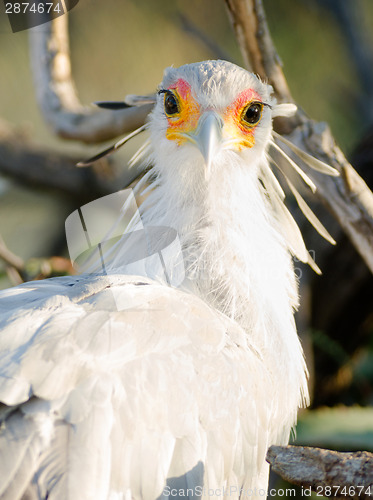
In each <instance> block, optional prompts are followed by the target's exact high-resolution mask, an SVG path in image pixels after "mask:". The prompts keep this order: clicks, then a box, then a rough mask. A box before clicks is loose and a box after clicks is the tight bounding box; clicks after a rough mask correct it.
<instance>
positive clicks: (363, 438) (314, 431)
mask: <svg viewBox="0 0 373 500" xmlns="http://www.w3.org/2000/svg"><path fill="white" fill-rule="evenodd" d="M294 444H297V445H305V446H317V447H320V448H329V449H332V450H338V451H357V450H365V451H371V452H373V408H371V407H370V408H362V407H358V406H353V407H345V406H340V407H335V408H320V409H317V410H307V411H304V412H303V413H302V414H301V415H300V418H299V423H298V425H297V436H296V440H295V443H294Z"/></svg>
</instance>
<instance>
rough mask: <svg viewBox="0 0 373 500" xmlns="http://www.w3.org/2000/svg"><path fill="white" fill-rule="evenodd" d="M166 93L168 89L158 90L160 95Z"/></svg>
mask: <svg viewBox="0 0 373 500" xmlns="http://www.w3.org/2000/svg"><path fill="white" fill-rule="evenodd" d="M166 92H168V90H167V89H160V90H158V95H160V94H165V93H166Z"/></svg>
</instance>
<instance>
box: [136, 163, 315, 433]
mask: <svg viewBox="0 0 373 500" xmlns="http://www.w3.org/2000/svg"><path fill="white" fill-rule="evenodd" d="M232 163H233V164H229V163H228V166H227V162H225V164H224V165H222V166H221V167H222V168H221V169H220V170H218V169H219V166H216V169H215V170H216V173H215V175H214V173H213V175H212V176H211V178H210V179H209V180H208V181H206V180H205V179H204V178H203V177H201V176H200V177H198V176H197V174H196V173H195V170H193V167H192V166H191V169H190V170H189V171H188V170H186V169H185V170H184V171H183V174H185V175H183V176H181V175H180V174H177V172H174V171H172V169H167V171H166V174H165V175H162V172H160V177H159V179H158V183H157V184H158V185H157V187H155V189H154V191H153V192H152V193H151V194H150V196H149V198H148V200H147V203H146V205H147V207H148V210H147V211H146V212H145V213H144V219H143V220H144V224H145V225H147V224H149V225H157V224H158V225H162V226H169V227H172V228H174V229H176V231H177V233H178V236H179V239H180V242H181V247H182V249H183V259H184V265H185V270H186V276H187V280H186V282H187V286H188V287H189V289H191V290H192V291H193V292H194V293H197V294H198V295H199V296H200V297H201V298H203V299H204V300H205V301H206V302H207V303H208V304H210V305H211V306H212V307H215V308H217V309H218V310H220V311H221V312H222V313H224V314H226V315H227V316H229V317H231V318H232V319H233V320H235V321H236V322H237V323H238V324H239V325H240V326H241V327H242V328H243V329H244V330H245V331H246V333H247V340H248V342H249V343H250V345H252V346H254V347H255V348H256V349H257V351H258V352H260V353H262V355H263V360H264V362H265V364H266V366H267V369H268V370H269V371H270V372H271V373H273V380H274V381H275V383H276V387H277V388H278V393H279V394H282V395H284V394H286V397H285V396H283V401H281V403H280V402H278V403H275V405H277V404H278V408H277V410H276V411H278V412H279V414H280V413H281V411H282V408H283V407H284V408H285V407H287V408H288V409H293V411H294V413H293V418H294V419H295V415H296V410H297V408H298V405H301V404H302V399H303V398H306V395H307V383H306V375H305V365H304V360H303V356H302V349H301V347H300V343H299V339H298V336H297V333H296V328H295V323H294V317H293V310H294V307H296V305H297V300H298V297H297V286H296V282H295V278H294V270H293V265H292V261H291V257H290V255H289V252H288V249H287V246H286V243H285V242H284V240H283V238H282V236H281V234H280V232H279V231H278V228H277V227H276V222H275V221H274V219H272V215H271V210H270V209H269V206H268V205H267V203H268V202H267V200H266V198H265V195H264V194H263V193H262V191H261V186H260V183H259V181H258V175H257V170H256V168H255V165H254V166H253V167H250V166H247V165H244V166H242V165H240V164H238V165H234V162H232ZM234 167H236V169H235V168H234ZM224 168H226V170H224ZM169 172H171V174H169V175H168V173H169ZM284 411H285V410H284ZM286 432H288V431H286ZM286 432H285V434H284V436H285V437H284V439H285V441H286V439H287V438H288V436H287V434H286Z"/></svg>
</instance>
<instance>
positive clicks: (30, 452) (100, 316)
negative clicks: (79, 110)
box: [0, 61, 334, 500]
mask: <svg viewBox="0 0 373 500" xmlns="http://www.w3.org/2000/svg"><path fill="white" fill-rule="evenodd" d="M170 94H171V97H168V102H166V99H167V96H170ZM238 96H241V97H240V99H238V101H237V98H238ZM242 96H243V97H242ZM245 96H246V98H247V99H248V102H246V101H244V98H245ZM247 96H251V97H250V98H249V97H247ZM173 99H175V100H176V107H175V102H174V101H173ZM143 100H144V98H141V99H140V101H141V102H143ZM135 101H136V99H134V97H133V96H132V101H131V102H135ZM250 103H254V108H252V109H251V111H250V113H251V112H252V113H254V115H256V113H257V111H258V107H259V108H260V109H261V113H260V117H259V121H258V122H255V123H246V122H245V117H249V115H247V114H245V113H246V110H247V109H248V108H247V107H248V105H249V104H250ZM255 103H256V104H255ZM261 103H262V105H261ZM255 106H257V107H255ZM241 108H242V110H241ZM175 110H176V111H175ZM240 110H241V111H242V112H241V111H240ZM293 111H294V106H292V105H276V103H275V100H274V99H273V97H271V87H269V86H268V85H265V84H263V83H261V82H260V81H259V80H258V79H257V78H256V77H255V76H254V75H252V74H250V73H248V72H247V71H245V70H243V69H241V68H238V67H237V66H234V65H233V64H230V63H227V62H224V61H207V62H203V63H198V64H190V65H186V66H183V67H181V68H168V69H167V70H166V72H165V76H164V80H163V82H162V84H161V91H160V93H159V94H158V96H157V102H156V105H155V108H154V111H153V112H152V113H151V116H150V120H149V124H148V128H149V130H150V142H149V144H148V145H147V146H146V147H145V148H144V149H143V150H142V154H141V155H140V158H142V159H144V155H148V160H146V161H147V162H148V164H149V165H152V169H151V170H150V172H149V173H148V174H146V176H145V178H144V181H142V184H141V185H142V186H143V185H144V183H145V180H147V181H148V182H150V183H151V185H152V190H151V191H150V193H149V195H148V197H147V199H146V201H145V202H144V203H143V205H142V206H141V207H140V210H141V218H142V223H143V224H144V226H145V227H146V226H166V227H171V228H174V229H176V231H177V234H178V237H179V240H180V243H181V248H182V259H183V262H184V265H185V269H186V280H185V281H184V282H183V284H182V287H181V289H180V290H177V289H175V288H172V287H169V286H166V285H165V284H164V283H159V282H157V281H154V280H151V279H149V278H148V277H144V276H129V275H126V274H127V273H128V272H129V269H128V268H127V269H126V267H125V266H123V264H122V265H121V262H123V259H124V257H125V256H124V255H123V254H122V253H121V248H122V247H121V244H120V243H119V244H118V245H117V247H116V251H115V252H112V253H110V254H108V255H107V263H108V268H109V269H111V271H110V272H111V273H113V272H114V270H115V273H116V274H110V275H108V276H106V275H92V274H86V275H82V276H78V277H69V278H56V279H51V280H46V281H44V282H33V283H27V284H25V285H22V286H20V287H17V288H13V289H10V290H6V291H3V292H2V293H1V294H0V313H1V315H0V322H1V323H0V324H1V329H2V331H1V333H0V401H1V402H2V405H1V406H0V422H1V427H0V498H1V499H11V500H15V499H19V498H29V499H31V498H32V499H33V498H35V499H36V498H37V499H44V498H48V499H50V500H51V499H62V498H66V499H77V498H79V499H93V498H94V499H110V500H114V499H115V500H119V499H124V498H126V499H130V498H134V499H144V500H153V499H156V498H160V497H163V498H167V497H168V496H171V489H173V493H172V496H173V497H174V496H175V495H176V496H178V497H181V496H188V497H190V498H197V497H200V496H202V497H206V498H207V497H210V496H211V490H212V489H214V490H215V491H217V493H215V494H216V495H219V492H220V494H223V493H224V492H225V493H227V492H229V496H230V497H233V498H238V497H239V495H240V489H241V488H244V489H247V490H248V489H249V488H251V489H252V488H256V489H257V491H256V493H257V496H258V497H263V495H264V493H263V492H261V493H260V492H259V489H260V488H262V489H263V490H265V489H266V487H267V481H268V467H267V464H266V463H265V454H266V450H267V448H268V446H270V445H271V444H275V443H276V444H284V443H286V442H287V441H288V438H289V433H290V430H291V428H292V426H293V425H294V424H295V421H296V414H297V409H298V407H300V406H302V405H303V404H305V403H307V398H308V392H307V382H306V367H305V363H304V360H303V354H302V349H301V346H300V343H299V340H298V337H297V334H296V329H295V324H294V319H293V310H294V308H295V307H296V306H297V304H298V298H297V285H296V280H295V278H294V271H293V266H292V260H291V253H292V254H295V255H297V256H298V257H300V258H301V260H303V261H309V256H308V253H307V252H306V250H305V247H304V243H303V240H302V238H301V235H300V232H299V230H298V228H297V226H296V224H295V222H294V221H293V219H292V217H291V216H290V213H289V212H288V211H287V209H286V207H285V205H284V204H283V199H284V194H283V191H282V188H281V186H280V184H279V183H278V180H277V178H276V177H275V176H274V174H273V172H272V171H271V169H270V167H269V164H268V157H267V156H268V148H269V146H270V144H272V146H271V147H272V148H273V149H275V150H276V151H278V147H277V146H276V145H275V144H277V145H279V146H280V145H281V142H280V141H281V138H279V137H274V136H272V126H271V120H272V117H273V116H275V115H288V114H290V113H291V112H293ZM250 119H251V115H250ZM255 119H256V116H254V118H253V120H255ZM201 153H202V154H201ZM298 153H299V151H298ZM279 154H280V155H281V158H274V159H273V161H275V162H276V163H277V164H278V165H279V167H280V168H281V169H282V171H283V172H284V173H285V175H286V177H287V178H288V180H289V182H290V185H291V188H292V189H294V193H295V195H296V196H297V200H298V202H299V200H300V198H299V195H298V191H297V190H296V186H295V184H294V183H295V182H296V181H294V179H293V182H292V178H289V177H290V176H291V173H289V171H290V170H293V171H294V167H293V169H292V165H291V163H289V160H288V159H287V156H286V155H285V156H284V154H282V153H279ZM299 154H302V153H299ZM273 156H275V155H273ZM303 160H305V161H307V162H308V163H309V164H310V165H311V166H313V167H314V168H318V169H321V170H323V171H324V172H325V173H329V174H333V173H334V172H333V170H332V169H330V167H328V166H326V165H324V164H321V163H320V162H316V160H312V159H309V157H306V156H304V154H303ZM281 162H282V167H281ZM296 168H298V169H299V167H296ZM285 170H286V172H285ZM294 172H295V171H294ZM298 174H299V172H298ZM302 176H305V174H303V173H302ZM306 180H307V178H306ZM141 185H140V186H139V187H138V189H139V190H141V189H142V188H141ZM294 186H295V187H294ZM300 205H303V208H302V206H301V208H302V209H303V211H304V212H305V214H306V215H307V216H308V217H309V218H310V220H311V222H313V224H314V225H315V226H317V229H318V230H321V231H323V229H321V226H320V225H319V224H320V223H319V222H318V221H317V219H315V217H314V216H313V214H310V212H309V208H308V207H307V206H306V205H305V202H304V201H303V200H301V201H300ZM325 231H326V230H325ZM325 235H327V233H325V234H324V236H325ZM126 251H127V252H128V248H126ZM135 251H136V249H135ZM179 257H181V256H179ZM139 269H140V267H139V268H138V269H136V266H135V267H134V266H132V267H131V271H130V272H131V273H132V274H139V273H140V271H139ZM141 269H142V268H141ZM153 274H154V276H152V275H151V273H150V274H148V276H150V277H153V278H156V274H157V273H156V272H155V271H154V273H153ZM113 292H114V293H115V292H118V293H121V294H122V296H123V294H124V296H125V297H126V300H128V307H127V308H126V309H125V310H123V311H118V310H117V309H116V306H115V302H114V300H113ZM223 488H225V490H224V492H223ZM209 490H210V491H209ZM27 495H28V496H27ZM254 496H255V494H254Z"/></svg>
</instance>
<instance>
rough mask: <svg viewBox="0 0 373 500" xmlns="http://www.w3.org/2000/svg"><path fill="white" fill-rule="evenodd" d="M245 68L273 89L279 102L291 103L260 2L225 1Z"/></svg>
mask: <svg viewBox="0 0 373 500" xmlns="http://www.w3.org/2000/svg"><path fill="white" fill-rule="evenodd" d="M225 4H226V6H227V9H228V14H229V17H230V20H231V23H232V25H233V29H234V31H235V34H236V37H237V40H238V43H239V46H240V49H241V53H242V56H243V58H244V61H245V64H246V66H247V68H249V69H251V71H254V72H255V73H257V74H258V75H259V76H260V77H261V78H262V79H263V80H268V81H269V82H270V84H271V85H273V88H274V91H275V93H276V96H277V98H278V99H279V101H280V102H293V98H292V97H291V93H290V90H289V87H288V84H287V82H286V79H285V76H284V74H283V72H282V68H281V61H280V58H279V56H278V54H277V52H276V49H275V47H274V45H273V42H272V39H271V35H270V33H269V29H268V25H267V21H266V17H265V12H264V8H263V4H262V1H261V0H225Z"/></svg>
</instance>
